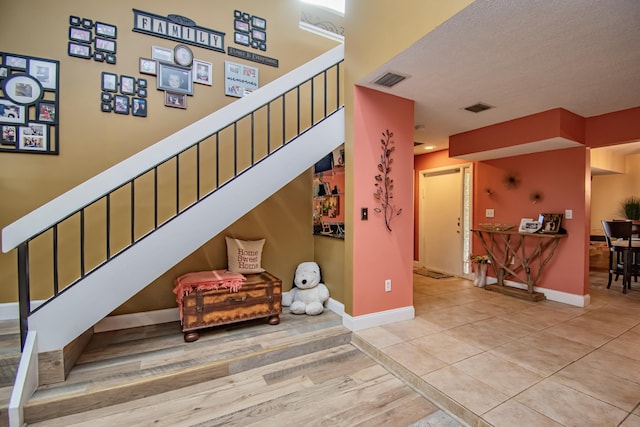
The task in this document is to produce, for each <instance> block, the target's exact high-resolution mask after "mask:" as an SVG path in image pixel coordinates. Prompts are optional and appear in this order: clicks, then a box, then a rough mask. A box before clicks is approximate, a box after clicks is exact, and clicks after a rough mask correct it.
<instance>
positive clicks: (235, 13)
mask: <svg viewBox="0 0 640 427" xmlns="http://www.w3.org/2000/svg"><path fill="white" fill-rule="evenodd" d="M233 17H234V18H235V19H241V18H242V12H241V11H239V10H234V11H233Z"/></svg>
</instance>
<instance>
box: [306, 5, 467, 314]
mask: <svg viewBox="0 0 640 427" xmlns="http://www.w3.org/2000/svg"><path fill="white" fill-rule="evenodd" d="M471 3H472V0H454V1H447V2H443V1H439V0H407V1H403V2H401V3H399V2H397V1H393V0H349V1H347V2H346V12H345V13H346V16H345V87H346V90H345V117H346V125H345V139H346V141H345V155H346V164H347V169H346V182H345V188H346V191H345V192H346V198H347V200H346V212H349V213H350V215H347V216H346V218H345V229H346V231H347V235H346V240H345V269H344V270H345V271H344V275H345V276H344V282H345V289H344V292H345V296H344V301H343V302H344V303H345V311H346V312H347V313H349V314H351V313H353V289H352V282H353V279H352V278H353V275H354V274H356V273H357V272H354V271H353V259H352V257H351V254H353V253H354V252H353V251H354V243H353V239H352V238H351V234H350V233H351V232H350V231H349V230H353V225H354V221H356V220H359V210H358V211H357V212H356V210H357V209H356V208H354V204H353V191H354V186H355V184H354V178H353V171H352V169H351V168H350V167H349V165H350V164H351V165H353V164H354V163H353V162H354V161H357V159H358V153H354V149H353V147H354V137H353V135H354V132H353V122H354V109H353V105H354V91H353V86H354V85H355V84H356V83H357V82H358V80H359V79H361V78H362V77H364V76H366V75H367V74H369V73H371V72H372V71H373V70H375V69H376V68H378V67H380V66H381V65H382V64H384V63H385V62H386V61H388V60H389V59H391V58H392V57H393V56H395V55H397V54H398V53H400V52H401V51H403V50H405V49H406V48H407V47H409V46H410V45H411V44H413V43H414V42H415V41H417V40H418V39H420V38H421V37H423V36H424V35H426V34H427V33H429V32H430V31H432V30H433V29H434V28H436V27H437V26H438V25H440V24H441V23H443V22H444V21H446V20H447V19H448V18H450V17H451V16H453V15H454V14H455V13H457V12H459V11H460V10H462V9H463V8H464V7H466V6H468V5H469V4H471ZM434 60H438V58H434ZM376 143H377V141H376ZM366 184H369V183H366ZM407 191H411V189H408V190H407ZM371 192H372V194H373V189H372V190H371ZM390 249H391V248H390ZM319 255H320V254H317V255H316V256H319ZM372 268H374V266H372Z"/></svg>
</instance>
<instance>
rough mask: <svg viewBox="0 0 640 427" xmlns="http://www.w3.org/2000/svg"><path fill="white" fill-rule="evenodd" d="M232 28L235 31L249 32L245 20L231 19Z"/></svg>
mask: <svg viewBox="0 0 640 427" xmlns="http://www.w3.org/2000/svg"><path fill="white" fill-rule="evenodd" d="M233 28H234V29H235V30H236V31H242V32H243V33H248V32H249V23H248V22H245V21H241V20H239V19H236V20H235V21H233Z"/></svg>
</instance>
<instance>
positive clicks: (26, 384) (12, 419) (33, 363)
mask: <svg viewBox="0 0 640 427" xmlns="http://www.w3.org/2000/svg"><path fill="white" fill-rule="evenodd" d="M36 335H37V332H35V331H29V332H28V333H27V339H26V340H25V343H24V348H23V349H22V356H20V364H19V365H18V372H17V373H16V380H15V382H14V384H13V390H12V391H11V400H10V401H9V408H8V410H9V427H22V426H23V425H24V404H25V403H26V401H27V400H28V399H29V398H30V397H31V396H32V395H33V393H34V392H35V391H36V389H37V388H38V382H39V378H38V343H37V340H36Z"/></svg>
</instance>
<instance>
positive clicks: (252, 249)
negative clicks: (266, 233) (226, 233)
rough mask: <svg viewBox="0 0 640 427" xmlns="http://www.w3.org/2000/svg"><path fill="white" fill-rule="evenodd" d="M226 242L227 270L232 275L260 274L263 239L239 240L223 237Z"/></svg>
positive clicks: (262, 269) (261, 270) (261, 269)
mask: <svg viewBox="0 0 640 427" xmlns="http://www.w3.org/2000/svg"><path fill="white" fill-rule="evenodd" d="M225 239H226V240H227V261H228V267H227V269H228V270H229V271H231V272H232V273H246V274H251V273H262V272H263V271H265V270H264V268H262V247H263V246H264V241H265V239H261V240H240V239H233V238H231V237H225Z"/></svg>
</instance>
